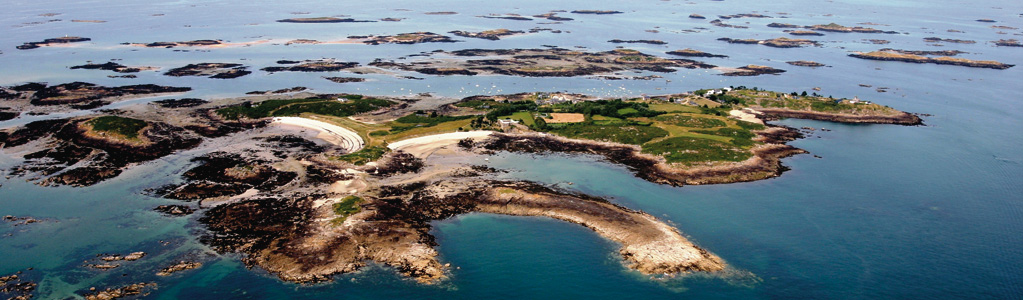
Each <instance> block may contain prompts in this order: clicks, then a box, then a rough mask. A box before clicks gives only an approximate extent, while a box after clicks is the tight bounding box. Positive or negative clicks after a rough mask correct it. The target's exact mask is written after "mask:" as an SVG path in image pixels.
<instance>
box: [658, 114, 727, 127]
mask: <svg viewBox="0 0 1023 300" xmlns="http://www.w3.org/2000/svg"><path fill="white" fill-rule="evenodd" d="M721 119H722V118H721V117H711V116H706V115H703V116H701V115H695V114H664V115H660V116H656V117H653V120H654V121H657V122H661V123H664V124H670V125H675V126H681V127H692V128H714V127H725V126H728V124H727V123H725V121H723V120H721Z"/></svg>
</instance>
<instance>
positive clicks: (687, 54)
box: [666, 48, 728, 58]
mask: <svg viewBox="0 0 1023 300" xmlns="http://www.w3.org/2000/svg"><path fill="white" fill-rule="evenodd" d="M666 53H668V54H670V55H675V56H685V57H722V58H723V57H728V55H721V54H711V53H707V52H703V51H698V50H693V49H689V48H686V49H682V50H674V51H668V52H666Z"/></svg>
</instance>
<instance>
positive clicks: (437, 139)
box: [387, 130, 494, 158]
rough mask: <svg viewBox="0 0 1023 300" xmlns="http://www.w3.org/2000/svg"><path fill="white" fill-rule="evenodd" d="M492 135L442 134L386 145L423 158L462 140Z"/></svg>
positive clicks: (471, 133) (475, 132)
mask: <svg viewBox="0 0 1023 300" xmlns="http://www.w3.org/2000/svg"><path fill="white" fill-rule="evenodd" d="M492 133H494V132H493V131H486V130H480V131H463V132H452V133H442V134H435V135H429V136H424V137H417V138H411V139H407V140H401V141H397V142H394V143H390V144H389V145H387V148H391V150H395V151H397V150H401V151H405V152H407V153H409V154H412V155H415V156H416V157H419V158H425V157H427V156H429V155H430V154H431V153H433V151H436V150H437V149H440V148H443V147H446V146H450V145H454V144H456V143H458V141H461V140H463V139H467V138H480V137H486V136H489V135H490V134H492Z"/></svg>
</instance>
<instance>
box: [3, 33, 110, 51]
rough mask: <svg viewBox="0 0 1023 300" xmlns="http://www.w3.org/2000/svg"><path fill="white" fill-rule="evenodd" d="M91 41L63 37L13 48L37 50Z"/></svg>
mask: <svg viewBox="0 0 1023 300" xmlns="http://www.w3.org/2000/svg"><path fill="white" fill-rule="evenodd" d="M91 40H92V39H90V38H85V37H77V36H65V37H59V38H52V39H45V40H43V41H41V42H27V43H24V44H21V45H20V46H18V47H15V48H18V50H29V49H35V48H39V47H47V46H55V45H66V44H70V43H81V42H87V41H91Z"/></svg>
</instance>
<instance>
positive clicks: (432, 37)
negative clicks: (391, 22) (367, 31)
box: [348, 32, 458, 45]
mask: <svg viewBox="0 0 1023 300" xmlns="http://www.w3.org/2000/svg"><path fill="white" fill-rule="evenodd" d="M348 38H352V39H361V40H362V42H363V43H365V44H367V45H381V44H419V43H454V42H458V41H456V40H453V39H451V37H447V36H443V35H439V34H436V33H432V32H411V33H402V34H397V35H381V36H365V37H359V36H352V37H348Z"/></svg>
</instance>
